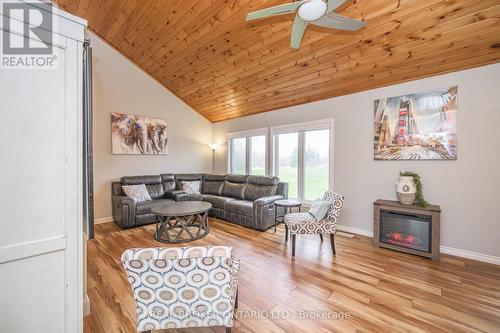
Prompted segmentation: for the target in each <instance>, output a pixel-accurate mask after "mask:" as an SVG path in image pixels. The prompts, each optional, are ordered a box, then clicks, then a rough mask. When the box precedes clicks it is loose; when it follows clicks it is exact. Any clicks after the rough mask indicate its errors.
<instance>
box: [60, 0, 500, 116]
mask: <svg viewBox="0 0 500 333" xmlns="http://www.w3.org/2000/svg"><path fill="white" fill-rule="evenodd" d="M56 2H57V3H58V4H59V5H60V6H61V7H62V8H64V9H66V10H67V11H69V12H71V13H73V14H75V15H77V16H80V17H83V18H85V19H87V20H88V23H89V27H90V29H91V30H93V31H94V32H95V33H97V34H98V35H99V36H101V37H102V38H103V39H104V40H105V41H107V42H108V43H109V44H111V45H112V46H113V47H115V48H116V49H117V50H118V51H120V52H121V53H122V54H124V55H125V56H126V57H128V58H129V59H130V60H132V61H133V62H134V63H136V64H137V65H138V66H139V67H141V68H142V69H143V70H144V71H145V72H147V73H149V74H150V75H151V76H152V77H153V78H155V79H156V80H157V81H159V82H160V83H161V84H162V85H164V86H165V87H166V88H168V89H169V90H171V91H172V92H173V93H175V94H176V95H177V96H178V97H179V98H181V99H182V100H183V101H184V102H186V103H187V104H189V105H190V106H191V107H192V108H193V109H195V110H196V111H198V112H199V113H200V114H202V115H203V116H205V117H206V118H208V119H209V120H211V121H214V122H216V121H222V120H226V119H231V118H236V117H241V116H245V115H250V114H255V113H259V112H264V111H270V110H275V109H279V108H283V107H287V106H292V105H298V104H303V103H307V102H312V101H317V100H321V99H325V98H330V97H334V96H340V95H345V94H350V93H353V92H358V91H362V90H367V89H371V88H376V87H381V86H386V85H390V84H394V83H398V82H404V81H408V80H414V79H417V78H422V77H427V76H431V75H435V74H439V73H446V72H450V71H456V70H460V69H464V68H471V67H475V66H480V65H484V64H490V63H495V62H498V61H500V28H499V27H500V1H499V0H356V1H355V0H348V1H347V2H346V4H344V5H343V6H342V7H341V8H339V9H338V10H337V12H338V13H340V14H342V15H345V16H349V17H353V18H357V19H362V20H364V21H366V22H367V23H368V24H367V27H365V28H363V29H362V30H360V31H356V32H347V31H338V30H328V29H323V28H319V27H314V26H309V27H308V29H307V31H306V33H305V37H304V40H303V42H302V47H301V49H300V50H294V49H291V48H290V28H291V21H292V19H293V15H285V16H280V17H273V18H270V19H263V20H260V21H258V22H253V23H246V22H245V16H246V14H247V13H248V12H250V11H254V10H257V9H261V8H265V7H269V6H274V5H278V4H282V3H286V2H290V1H286V0H57V1H56ZM450 84H453V82H450Z"/></svg>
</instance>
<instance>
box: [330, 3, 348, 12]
mask: <svg viewBox="0 0 500 333" xmlns="http://www.w3.org/2000/svg"><path fill="white" fill-rule="evenodd" d="M346 1H347V0H328V7H327V9H326V13H327V14H328V13H331V12H333V11H334V10H335V9H337V8H339V7H340V6H342V5H343V4H344V2H346Z"/></svg>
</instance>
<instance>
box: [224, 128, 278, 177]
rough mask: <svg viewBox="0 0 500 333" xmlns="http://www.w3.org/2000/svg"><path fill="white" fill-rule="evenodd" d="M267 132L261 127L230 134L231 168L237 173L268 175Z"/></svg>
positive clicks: (232, 171)
mask: <svg viewBox="0 0 500 333" xmlns="http://www.w3.org/2000/svg"><path fill="white" fill-rule="evenodd" d="M267 132H268V129H267V128H265V129H259V130H252V131H245V132H238V133H231V134H229V147H230V151H229V170H230V172H231V173H236V174H251V175H267V174H269V172H268V170H267V167H266V166H267V160H268V159H267V155H268V152H267Z"/></svg>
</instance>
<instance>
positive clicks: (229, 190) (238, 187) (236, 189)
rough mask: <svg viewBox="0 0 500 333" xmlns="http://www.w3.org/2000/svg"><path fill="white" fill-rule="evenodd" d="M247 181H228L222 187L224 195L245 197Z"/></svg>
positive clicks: (238, 197)
mask: <svg viewBox="0 0 500 333" xmlns="http://www.w3.org/2000/svg"><path fill="white" fill-rule="evenodd" d="M246 187H247V184H246V183H233V182H228V181H226V182H225V183H224V187H223V188H222V195H223V196H225V197H231V198H237V199H242V200H243V199H245V189H246Z"/></svg>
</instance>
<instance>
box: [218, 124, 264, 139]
mask: <svg viewBox="0 0 500 333" xmlns="http://www.w3.org/2000/svg"><path fill="white" fill-rule="evenodd" d="M267 132H268V130H267V127H264V128H256V129H251V130H245V131H239V132H230V133H227V138H228V139H239V138H247V137H250V136H262V135H267Z"/></svg>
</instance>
